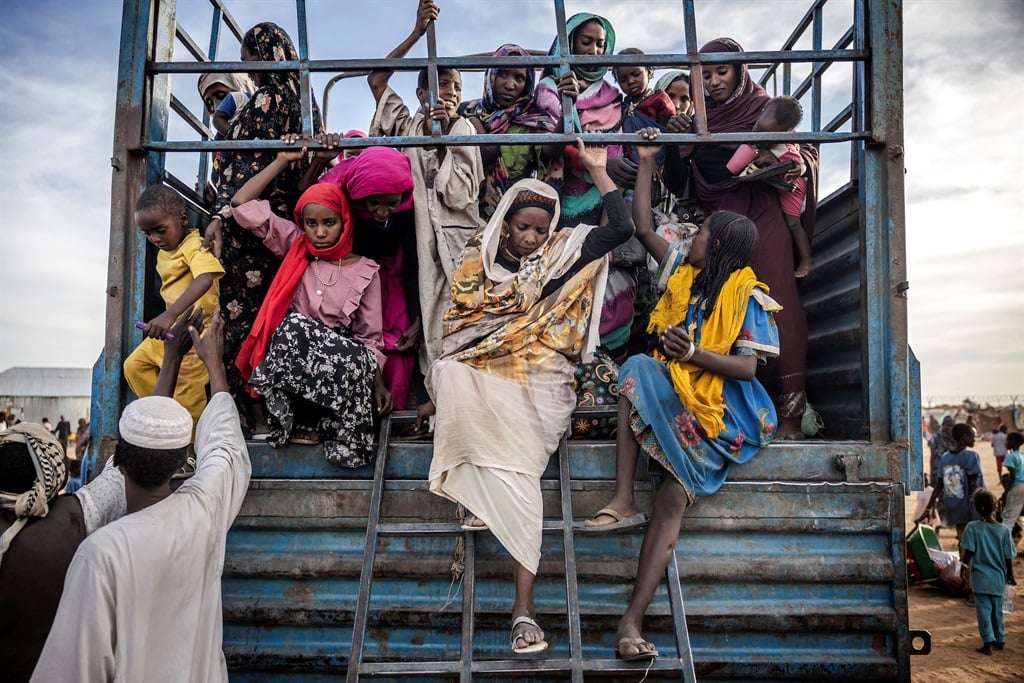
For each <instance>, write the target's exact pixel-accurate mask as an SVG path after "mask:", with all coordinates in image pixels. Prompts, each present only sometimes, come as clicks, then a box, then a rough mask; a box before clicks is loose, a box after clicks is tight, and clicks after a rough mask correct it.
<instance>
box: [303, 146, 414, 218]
mask: <svg viewBox="0 0 1024 683" xmlns="http://www.w3.org/2000/svg"><path fill="white" fill-rule="evenodd" d="M320 183H331V184H334V185H337V186H338V187H340V188H341V190H342V192H344V193H345V195H346V197H347V198H348V199H350V200H352V201H353V202H358V201H359V200H360V199H365V198H367V197H372V196H374V195H379V194H399V195H401V196H402V199H401V200H400V202H399V204H398V207H396V208H395V212H396V213H397V212H399V211H406V210H407V209H410V208H412V189H413V180H412V165H411V163H410V162H409V157H407V156H405V155H404V154H402V153H401V152H399V151H398V150H396V149H391V148H390V147H367V148H366V149H364V150H363V152H362V154H360V155H359V156H354V157H349V158H348V159H342V160H341V161H340V162H338V165H337V166H335V167H334V168H332V169H331V170H329V171H327V173H324V174H323V175H322V176H320ZM353 212H354V213H355V215H356V217H358V218H368V217H369V215H370V212H369V211H367V210H366V207H365V206H362V204H361V203H359V204H356V205H355V207H354V209H353Z"/></svg>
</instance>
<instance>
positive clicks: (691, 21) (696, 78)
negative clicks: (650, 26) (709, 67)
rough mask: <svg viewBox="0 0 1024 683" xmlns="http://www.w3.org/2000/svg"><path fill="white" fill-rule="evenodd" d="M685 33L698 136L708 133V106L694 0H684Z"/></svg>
mask: <svg viewBox="0 0 1024 683" xmlns="http://www.w3.org/2000/svg"><path fill="white" fill-rule="evenodd" d="M683 34H684V35H685V36H686V61H687V62H689V64H690V84H691V87H690V97H691V98H693V129H694V132H695V133H697V137H707V135H708V108H707V103H706V102H705V101H704V73H703V69H701V66H700V52H699V50H700V47H699V46H698V45H697V15H696V12H695V11H694V8H693V0H683Z"/></svg>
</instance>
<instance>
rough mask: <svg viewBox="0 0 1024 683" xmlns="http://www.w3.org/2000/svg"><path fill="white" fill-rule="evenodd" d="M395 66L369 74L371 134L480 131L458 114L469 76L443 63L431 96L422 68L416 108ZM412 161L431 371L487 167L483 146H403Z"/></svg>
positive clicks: (422, 27) (404, 50) (427, 4)
mask: <svg viewBox="0 0 1024 683" xmlns="http://www.w3.org/2000/svg"><path fill="white" fill-rule="evenodd" d="M440 11H441V10H440V8H439V7H438V6H437V5H436V4H435V3H434V2H433V0H420V3H419V6H418V8H417V12H416V23H415V26H414V27H413V30H412V32H411V33H410V34H409V35H408V36H407V37H406V39H405V40H403V41H402V42H401V43H399V45H398V46H397V47H396V48H395V49H393V50H392V51H391V52H390V53H389V54H388V59H397V58H400V57H404V56H405V55H406V54H408V52H409V50H411V49H412V47H413V45H415V44H416V43H417V41H419V39H420V38H421V37H423V34H424V33H426V31H427V26H428V25H429V24H430V22H431V21H434V20H436V19H437V17H438V15H439V13H440ZM392 73H394V72H392V71H373V72H371V73H370V75H369V76H368V77H367V82H368V83H369V85H370V90H371V92H373V98H374V100H375V101H376V103H377V110H376V111H375V112H374V115H373V121H372V123H371V124H370V135H371V137H377V136H393V135H430V134H431V131H432V129H433V123H434V122H435V121H436V122H439V123H440V124H441V134H442V135H473V134H475V133H476V128H475V127H474V126H473V124H471V123H470V122H469V120H468V119H465V118H461V117H459V115H458V113H457V110H458V108H459V105H460V104H461V102H462V76H461V75H460V74H459V72H458V71H457V70H455V69H438V71H437V89H438V93H437V96H438V101H437V102H431V101H430V90H429V87H428V80H427V71H426V70H425V69H424V70H422V71H420V73H419V81H418V84H417V88H416V99H417V100H418V101H419V105H420V108H419V111H418V112H416V113H415V114H413V113H412V112H411V111H410V110H409V108H408V107H407V106H406V105H405V103H404V102H403V101H402V98H401V97H399V96H398V93H396V92H395V91H394V90H392V88H391V86H389V85H388V81H389V80H390V79H391V75H392ZM402 153H403V154H405V155H406V156H407V157H409V160H410V161H411V162H412V175H413V181H414V191H413V210H414V212H415V214H416V251H417V254H418V258H419V307H420V316H421V322H422V333H423V342H424V343H423V344H420V348H419V367H420V371H421V372H423V373H424V374H425V373H426V371H427V369H428V368H429V367H430V364H431V363H433V362H434V361H435V360H437V358H438V357H439V356H440V354H441V318H442V316H444V313H445V311H446V310H447V308H448V301H449V291H450V289H451V281H452V275H454V273H455V268H456V267H457V265H458V263H459V261H460V259H461V257H462V250H463V249H464V248H465V246H466V242H467V241H468V240H469V238H470V237H472V236H473V234H474V233H476V232H477V230H479V229H480V228H482V227H483V225H484V223H483V221H482V220H481V219H480V208H479V193H480V186H481V184H482V183H483V182H484V179H485V175H484V166H483V161H482V160H481V158H480V148H479V147H429V148H428V147H409V148H405V149H403V150H402Z"/></svg>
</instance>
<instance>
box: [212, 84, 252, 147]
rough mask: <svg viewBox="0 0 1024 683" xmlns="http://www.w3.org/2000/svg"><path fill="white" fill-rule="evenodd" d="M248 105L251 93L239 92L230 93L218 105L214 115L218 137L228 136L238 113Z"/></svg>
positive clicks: (214, 124)
mask: <svg viewBox="0 0 1024 683" xmlns="http://www.w3.org/2000/svg"><path fill="white" fill-rule="evenodd" d="M248 103H249V93H247V92H242V91H239V90H236V91H234V92H231V93H229V94H228V96H227V97H225V98H224V99H223V100H221V101H220V104H219V105H217V111H215V112H214V113H213V127H214V128H216V129H217V134H218V135H220V136H223V135H225V134H227V132H228V128H230V127H231V124H232V123H234V122H235V118H236V117H237V116H238V112H240V111H241V110H242V107H244V106H245V105H246V104H248Z"/></svg>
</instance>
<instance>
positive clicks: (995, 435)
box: [992, 425, 1007, 475]
mask: <svg viewBox="0 0 1024 683" xmlns="http://www.w3.org/2000/svg"><path fill="white" fill-rule="evenodd" d="M1006 451H1007V449H1006V425H999V429H997V430H996V431H994V432H992V455H994V456H995V457H996V472H997V473H998V474H1000V475H1001V474H1002V473H1003V461H1004V460H1006Z"/></svg>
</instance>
